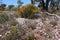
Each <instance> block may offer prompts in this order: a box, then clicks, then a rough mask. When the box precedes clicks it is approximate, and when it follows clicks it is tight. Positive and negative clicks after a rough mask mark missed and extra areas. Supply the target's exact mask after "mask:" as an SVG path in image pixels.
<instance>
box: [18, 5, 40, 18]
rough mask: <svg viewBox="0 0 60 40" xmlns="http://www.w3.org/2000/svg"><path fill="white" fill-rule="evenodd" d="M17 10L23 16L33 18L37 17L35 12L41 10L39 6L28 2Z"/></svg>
mask: <svg viewBox="0 0 60 40" xmlns="http://www.w3.org/2000/svg"><path fill="white" fill-rule="evenodd" d="M17 11H18V14H19V15H20V16H21V17H22V18H29V19H32V18H35V15H34V14H35V13H38V12H39V8H38V7H36V6H34V5H33V4H28V5H26V6H22V7H21V8H19V9H18V10H17Z"/></svg>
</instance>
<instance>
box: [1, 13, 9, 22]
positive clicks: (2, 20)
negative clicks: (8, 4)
mask: <svg viewBox="0 0 60 40" xmlns="http://www.w3.org/2000/svg"><path fill="white" fill-rule="evenodd" d="M8 20H9V16H8V15H7V14H6V13H0V23H5V22H6V21H8Z"/></svg>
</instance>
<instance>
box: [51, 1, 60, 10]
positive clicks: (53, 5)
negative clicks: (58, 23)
mask: <svg viewBox="0 0 60 40" xmlns="http://www.w3.org/2000/svg"><path fill="white" fill-rule="evenodd" d="M59 2H60V0H51V3H50V7H52V9H53V8H54V7H57V10H58V9H59V8H58V6H59Z"/></svg>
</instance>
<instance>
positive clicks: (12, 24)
mask: <svg viewBox="0 0 60 40" xmlns="http://www.w3.org/2000/svg"><path fill="white" fill-rule="evenodd" d="M9 25H11V26H16V25H17V22H15V21H13V22H10V23H9Z"/></svg>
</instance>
